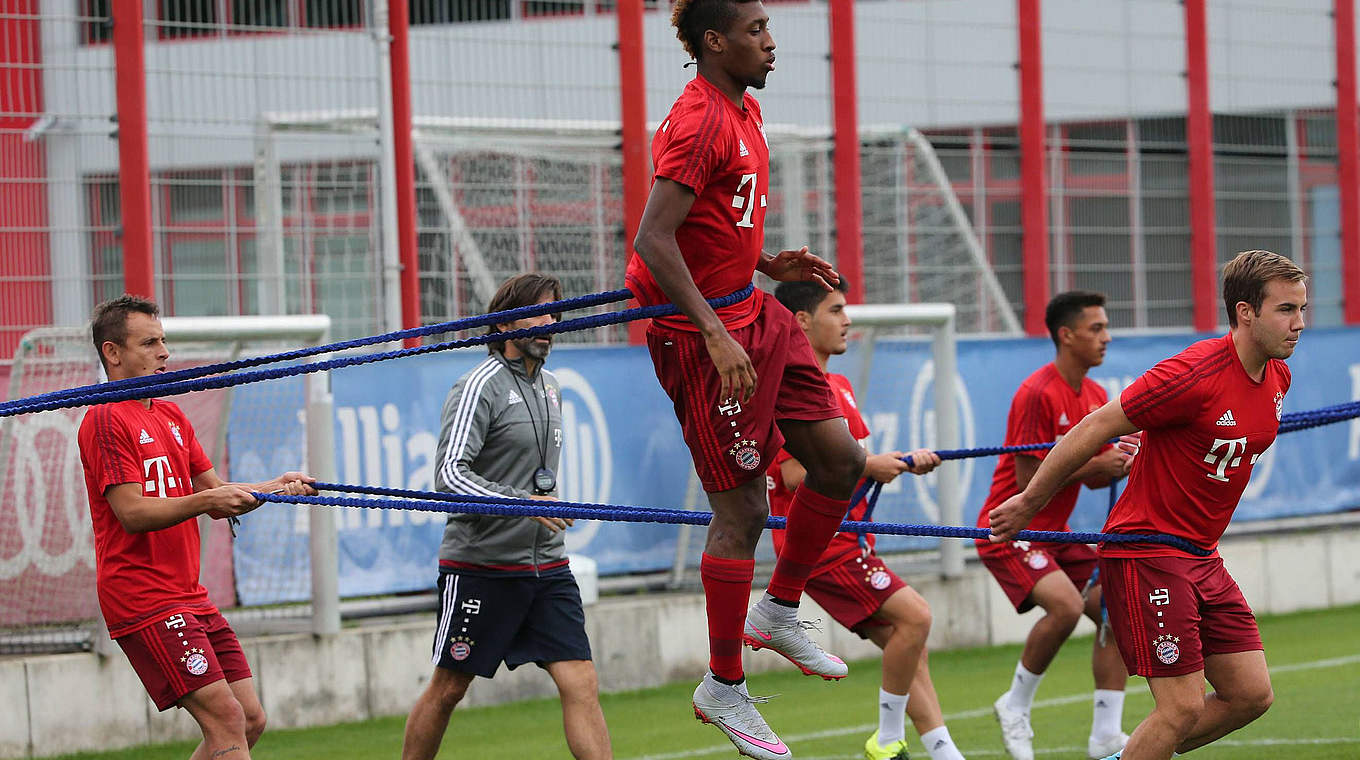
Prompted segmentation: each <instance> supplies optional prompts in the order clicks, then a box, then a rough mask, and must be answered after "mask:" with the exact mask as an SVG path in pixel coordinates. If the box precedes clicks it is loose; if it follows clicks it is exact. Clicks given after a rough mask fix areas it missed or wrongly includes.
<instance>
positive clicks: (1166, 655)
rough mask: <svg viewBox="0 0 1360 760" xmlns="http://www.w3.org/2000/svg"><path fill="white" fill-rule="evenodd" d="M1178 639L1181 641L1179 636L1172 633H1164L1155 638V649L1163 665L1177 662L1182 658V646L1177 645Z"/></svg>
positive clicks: (1153, 643)
mask: <svg viewBox="0 0 1360 760" xmlns="http://www.w3.org/2000/svg"><path fill="white" fill-rule="evenodd" d="M1178 641H1180V637H1179V636H1172V635H1170V634H1162V635H1161V636H1158V637H1157V638H1156V639H1154V640H1153V642H1152V645H1153V649H1154V650H1155V651H1156V652H1157V659H1158V660H1161V661H1162V664H1163V665H1172V664H1175V662H1176V661H1177V660H1179V659H1180V658H1181V648H1180V647H1179V646H1177V645H1176V642H1178Z"/></svg>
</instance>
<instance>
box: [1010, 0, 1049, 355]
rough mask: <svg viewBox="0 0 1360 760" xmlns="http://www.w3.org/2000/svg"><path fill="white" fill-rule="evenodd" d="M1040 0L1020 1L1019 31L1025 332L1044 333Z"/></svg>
mask: <svg viewBox="0 0 1360 760" xmlns="http://www.w3.org/2000/svg"><path fill="white" fill-rule="evenodd" d="M1039 11H1040V0H1017V2H1016V22H1017V24H1016V25H1017V26H1018V28H1019V32H1020V46H1019V51H1020V191H1021V195H1020V224H1021V227H1022V229H1023V233H1022V234H1023V237H1022V243H1021V261H1022V262H1023V265H1024V295H1025V332H1026V333H1028V334H1030V335H1045V334H1047V332H1048V328H1046V327H1045V326H1044V309H1045V307H1046V306H1047V305H1048V298H1049V283H1048V180H1047V177H1045V176H1044V171H1045V168H1046V167H1047V159H1046V156H1047V150H1046V149H1045V148H1046V146H1045V144H1044V52H1043V25H1042V24H1041V23H1040V13H1039Z"/></svg>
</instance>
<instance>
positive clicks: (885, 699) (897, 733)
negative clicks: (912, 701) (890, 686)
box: [878, 689, 911, 747]
mask: <svg viewBox="0 0 1360 760" xmlns="http://www.w3.org/2000/svg"><path fill="white" fill-rule="evenodd" d="M910 696H911V695H910V694H893V693H892V692H890V691H884V690H883V689H879V690H878V746H880V747H886V746H888V745H890V744H892V743H893V742H900V741H902V740H903V739H905V738H907V727H906V717H905V716H906V714H907V698H908V697H910Z"/></svg>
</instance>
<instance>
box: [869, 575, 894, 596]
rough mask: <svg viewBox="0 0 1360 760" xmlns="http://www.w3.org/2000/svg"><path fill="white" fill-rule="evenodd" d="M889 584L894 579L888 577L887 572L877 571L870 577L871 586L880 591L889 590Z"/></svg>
mask: <svg viewBox="0 0 1360 760" xmlns="http://www.w3.org/2000/svg"><path fill="white" fill-rule="evenodd" d="M889 583H892V578H891V577H890V576H889V575H888V573H887V571H885V570H875V571H874V572H873V573H872V574H870V576H869V585H870V586H873V587H874V588H876V589H878V590H879V591H882V590H883V589H885V588H887V587H888V584H889Z"/></svg>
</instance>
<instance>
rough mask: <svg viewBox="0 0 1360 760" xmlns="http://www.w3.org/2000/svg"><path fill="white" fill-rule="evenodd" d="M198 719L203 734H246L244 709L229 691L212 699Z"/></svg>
mask: <svg viewBox="0 0 1360 760" xmlns="http://www.w3.org/2000/svg"><path fill="white" fill-rule="evenodd" d="M207 707H208V710H207V712H206V713H205V714H204V715H203V719H202V720H201V721H200V722H201V723H202V724H203V732H204V735H205V736H209V735H221V736H246V735H247V733H246V731H247V724H246V711H245V708H243V707H241V703H240V702H238V701H236V697H235V696H233V695H232V694H231V693H230V692H226V693H224V694H222V695H221V696H218V697H216V698H215V699H213V700H212V701H211V702H210V703H209V704H208V705H207Z"/></svg>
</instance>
